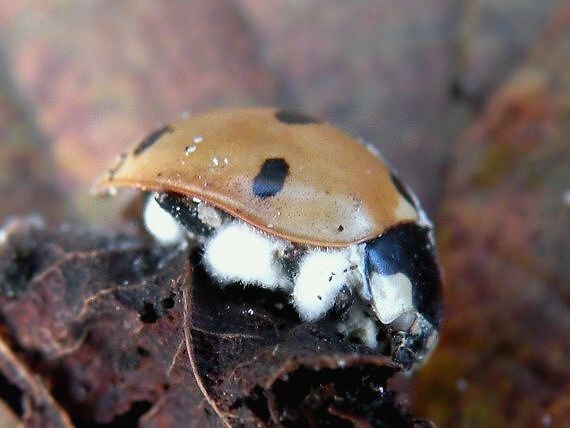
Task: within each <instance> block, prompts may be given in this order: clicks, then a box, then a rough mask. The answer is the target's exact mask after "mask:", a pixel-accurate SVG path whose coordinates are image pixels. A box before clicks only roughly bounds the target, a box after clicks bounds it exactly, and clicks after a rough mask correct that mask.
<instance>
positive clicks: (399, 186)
mask: <svg viewBox="0 0 570 428" xmlns="http://www.w3.org/2000/svg"><path fill="white" fill-rule="evenodd" d="M390 178H391V179H392V183H394V186H396V189H398V192H400V195H402V196H403V197H404V199H405V200H406V201H408V202H409V203H410V205H411V206H412V207H414V208H416V209H417V207H416V203H415V202H414V198H413V196H412V195H411V194H410V191H409V190H408V188H407V187H406V185H405V184H404V183H402V181H401V180H400V178H398V176H397V175H396V174H394V173H393V172H390Z"/></svg>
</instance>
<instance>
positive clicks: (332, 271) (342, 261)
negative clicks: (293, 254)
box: [293, 250, 350, 321]
mask: <svg viewBox="0 0 570 428" xmlns="http://www.w3.org/2000/svg"><path fill="white" fill-rule="evenodd" d="M349 270H350V260H349V254H348V252H347V251H320V250H316V251H312V252H310V253H309V254H307V255H306V256H305V257H304V258H303V259H302V260H301V262H300V264H299V274H298V275H297V277H296V278H295V288H294V290H293V303H294V305H295V307H296V308H297V311H298V312H299V315H300V316H301V318H302V319H304V320H305V321H314V320H317V319H319V318H322V317H323V316H324V315H325V314H326V313H327V312H328V311H329V310H330V308H332V306H333V304H334V301H335V297H336V295H337V294H338V292H339V290H340V289H341V288H342V286H343V285H345V284H346V282H347V276H348V272H349Z"/></svg>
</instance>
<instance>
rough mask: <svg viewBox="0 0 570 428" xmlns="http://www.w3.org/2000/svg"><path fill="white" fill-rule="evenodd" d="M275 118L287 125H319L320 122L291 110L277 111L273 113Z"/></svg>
mask: <svg viewBox="0 0 570 428" xmlns="http://www.w3.org/2000/svg"><path fill="white" fill-rule="evenodd" d="M275 118H276V119H277V120H278V121H279V122H281V123H286V124H288V125H307V124H309V123H320V122H321V121H320V120H318V119H315V118H314V117H311V116H308V115H306V114H303V113H298V112H296V111H291V110H279V111H277V112H275Z"/></svg>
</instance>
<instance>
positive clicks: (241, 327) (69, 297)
mask: <svg viewBox="0 0 570 428" xmlns="http://www.w3.org/2000/svg"><path fill="white" fill-rule="evenodd" d="M3 241H4V243H3V244H2V247H1V249H0V322H1V330H0V332H1V334H0V371H1V375H0V386H1V388H0V391H1V392H0V395H1V398H2V401H3V403H4V404H5V407H6V408H7V409H6V411H9V412H11V413H12V414H13V415H12V416H13V418H14V420H18V421H21V422H24V423H25V424H26V425H28V426H73V425H81V426H119V425H120V426H129V425H130V426H132V425H136V424H138V425H140V426H180V425H181V423H184V425H185V426H214V427H215V426H277V425H284V426H341V427H342V426H347V427H350V426H358V427H366V426H429V423H427V422H423V421H419V420H415V419H414V418H413V417H412V416H411V415H410V414H409V413H408V412H407V411H406V410H405V409H404V408H403V406H402V405H401V403H400V402H399V401H398V398H397V397H396V395H395V393H393V392H391V391H389V390H388V385H387V382H388V379H389V378H390V377H391V376H392V375H394V373H395V371H396V369H395V368H394V367H393V366H392V365H391V364H390V362H389V361H388V360H387V359H385V358H383V357H381V356H376V355H374V354H371V353H370V352H369V351H367V350H366V348H365V347H364V346H362V345H359V344H357V343H350V342H348V341H346V340H345V339H343V338H342V337H341V336H339V335H338V334H337V333H336V331H335V330H334V328H333V326H332V325H328V324H327V323H326V322H321V323H318V324H307V323H302V322H300V320H299V319H298V318H297V315H296V314H295V311H294V310H293V309H290V308H289V306H288V305H287V301H286V298H285V297H283V298H282V299H280V298H279V297H278V296H276V295H275V294H272V293H268V292H264V291H261V290H257V289H253V288H251V289H246V290H245V292H244V290H243V289H242V290H238V289H226V290H222V289H220V288H219V287H216V286H214V285H213V284H210V283H209V281H208V278H207V276H206V275H205V274H204V273H203V272H202V270H201V268H200V265H199V263H197V262H196V259H197V257H196V255H191V254H189V253H188V251H187V250H185V249H180V248H171V249H164V248H157V247H156V246H155V245H154V244H153V243H152V242H150V241H148V240H147V239H145V238H141V237H136V236H127V235H119V234H110V233H105V232H101V231H95V230H74V229H73V228H70V227H57V228H47V227H44V226H42V225H41V224H39V223H38V222H37V221H33V220H30V219H25V218H22V219H16V220H13V221H12V222H11V223H10V225H9V226H8V227H6V228H5V229H4V236H3ZM8 409H9V410H8Z"/></svg>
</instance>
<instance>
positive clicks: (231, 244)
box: [204, 222, 291, 288]
mask: <svg viewBox="0 0 570 428" xmlns="http://www.w3.org/2000/svg"><path fill="white" fill-rule="evenodd" d="M285 248H286V243H285V242H284V241H282V240H278V239H271V238H269V237H267V236H265V235H263V234H262V233H260V232H257V231H255V230H253V229H252V228H251V227H250V226H247V225H246V224H244V223H240V222H231V223H229V224H227V225H225V226H222V227H221V228H220V229H219V230H218V231H216V232H215V234H214V236H213V237H212V238H210V239H209V240H208V241H207V242H206V245H205V248H204V262H205V264H206V267H207V269H208V271H209V272H210V274H211V275H212V276H213V277H215V278H216V279H217V280H218V281H220V282H221V283H224V284H227V283H232V282H241V283H243V284H256V285H261V286H262V287H265V288H289V287H290V286H291V284H290V281H289V279H288V278H287V276H286V275H285V273H284V272H283V269H282V267H281V264H280V263H279V254H280V253H282V252H283V251H284V250H285Z"/></svg>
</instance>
